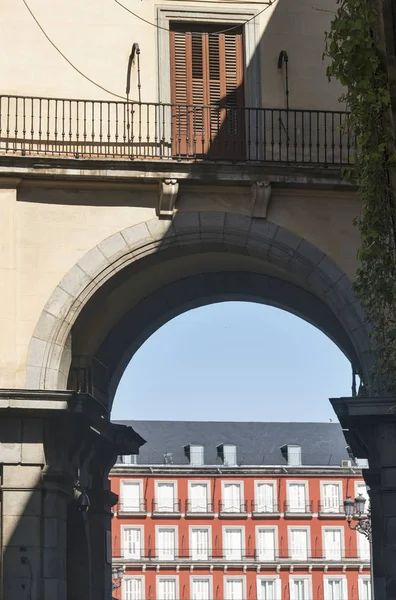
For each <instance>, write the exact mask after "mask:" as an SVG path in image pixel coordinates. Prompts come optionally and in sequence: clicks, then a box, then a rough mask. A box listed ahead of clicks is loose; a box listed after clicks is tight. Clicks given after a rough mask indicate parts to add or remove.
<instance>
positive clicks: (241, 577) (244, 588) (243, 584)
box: [223, 573, 247, 600]
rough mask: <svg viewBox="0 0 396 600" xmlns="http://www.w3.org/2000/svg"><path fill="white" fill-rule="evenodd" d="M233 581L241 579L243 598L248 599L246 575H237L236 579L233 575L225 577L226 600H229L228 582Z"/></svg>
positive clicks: (224, 595) (224, 594) (224, 596)
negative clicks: (227, 594)
mask: <svg viewBox="0 0 396 600" xmlns="http://www.w3.org/2000/svg"><path fill="white" fill-rule="evenodd" d="M232 579H240V580H241V581H242V597H243V600H246V598H247V594H246V575H239V573H236V574H235V576H234V577H233V576H231V575H224V576H223V590H224V593H223V598H224V600H227V598H226V589H227V581H230V580H232Z"/></svg>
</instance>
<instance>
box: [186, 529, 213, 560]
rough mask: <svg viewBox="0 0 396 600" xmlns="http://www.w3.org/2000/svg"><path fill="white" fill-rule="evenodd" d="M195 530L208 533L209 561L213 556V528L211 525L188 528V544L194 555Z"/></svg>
mask: <svg viewBox="0 0 396 600" xmlns="http://www.w3.org/2000/svg"><path fill="white" fill-rule="evenodd" d="M195 529H205V530H206V531H207V532H208V560H210V559H211V556H212V526H211V525H190V526H189V528H188V543H189V548H190V550H191V554H192V532H193V531H194V530H195Z"/></svg>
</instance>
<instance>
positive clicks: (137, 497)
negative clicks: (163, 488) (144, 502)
mask: <svg viewBox="0 0 396 600" xmlns="http://www.w3.org/2000/svg"><path fill="white" fill-rule="evenodd" d="M141 488H142V484H141V482H140V481H121V510H128V511H130V512H139V511H140V510H141V496H142V494H141Z"/></svg>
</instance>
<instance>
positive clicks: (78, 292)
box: [26, 212, 371, 394]
mask: <svg viewBox="0 0 396 600" xmlns="http://www.w3.org/2000/svg"><path fill="white" fill-rule="evenodd" d="M230 295H233V297H234V298H236V297H239V298H241V299H243V298H244V297H245V298H250V299H255V300H256V301H261V302H267V303H269V304H271V303H272V304H274V305H275V306H282V307H283V308H285V309H287V310H290V311H291V312H294V313H295V314H298V315H299V316H301V317H303V318H305V319H306V320H308V321H310V322H311V323H312V324H314V325H316V326H317V327H319V328H320V329H322V331H324V332H325V333H327V335H329V336H330V337H331V338H332V339H333V340H334V341H335V342H336V343H337V344H338V345H339V347H340V348H341V349H342V350H343V351H344V353H345V354H346V355H347V356H348V357H349V358H350V360H351V361H352V362H353V363H354V364H355V366H356V367H357V368H358V370H359V371H360V374H361V376H362V377H363V378H364V379H366V380H367V379H368V378H369V369H370V363H371V356H370V348H369V342H368V337H367V333H366V331H365V327H364V325H363V321H362V313H361V309H360V306H359V303H358V301H357V300H356V298H355V296H354V294H353V291H352V289H351V282H350V279H349V278H348V276H347V275H346V274H345V273H344V272H343V271H342V270H341V269H340V268H339V267H338V266H337V265H336V264H335V263H334V262H333V261H332V260H331V259H330V258H329V257H328V256H326V255H325V254H324V253H323V252H322V251H321V250H319V249H318V248H316V247H315V246H313V245H312V244H311V243H310V242H308V241H307V240H304V239H303V238H301V237H299V236H296V235H294V234H293V233H291V232H290V231H288V230H286V229H284V228H282V227H279V226H276V225H274V224H272V223H270V222H268V221H266V220H259V219H252V218H250V217H247V216H244V215H238V214H234V213H224V212H186V213H179V214H178V215H177V216H176V217H175V218H174V220H173V221H172V222H170V221H161V220H157V219H153V220H150V221H147V222H143V223H140V224H138V225H135V226H133V227H129V228H126V229H124V230H122V231H120V232H118V233H116V234H114V235H112V236H111V237H109V238H107V239H105V240H103V241H102V242H101V243H100V244H98V245H97V246H96V247H94V248H92V250H90V251H89V252H88V253H87V254H86V255H85V256H84V257H83V258H82V259H81V260H80V261H79V262H78V263H77V264H76V265H75V266H74V267H73V268H72V269H71V270H70V271H69V272H68V273H67V274H66V276H65V277H64V278H63V279H62V281H61V282H60V283H59V285H58V286H57V287H56V289H55V290H54V292H53V294H52V295H51V298H50V299H49V300H48V302H47V304H46V305H45V307H44V310H43V311H42V314H41V316H40V319H39V321H38V323H37V325H36V328H35V330H34V334H33V337H32V339H31V342H30V346H29V353H28V361H27V373H26V386H27V387H28V388H31V389H65V388H66V386H67V380H68V374H69V369H70V364H71V361H72V357H73V356H74V355H75V354H82V355H91V356H98V355H99V356H100V357H101V360H106V354H107V355H108V354H109V348H110V347H112V348H113V350H114V344H116V345H117V331H120V330H121V329H122V328H123V325H124V324H125V323H126V322H129V323H130V324H131V323H133V321H134V320H135V322H136V320H138V321H139V322H140V323H141V325H142V326H141V328H140V331H139V332H136V338H135V339H134V340H129V344H128V343H126V341H125V339H123V340H122V343H121V344H119V351H118V354H117V353H116V355H117V360H116V364H113V365H112V367H111V369H112V372H111V374H110V381H111V394H112V393H113V392H114V389H115V387H116V385H117V378H119V376H120V374H121V373H122V369H123V366H125V364H126V362H127V361H128V360H129V359H130V357H131V356H132V354H133V352H134V348H135V349H136V343H137V342H138V343H142V341H144V339H145V338H146V337H147V336H148V335H150V333H151V332H152V331H153V330H154V329H155V328H156V327H158V326H160V325H161V324H163V322H165V321H166V320H168V319H169V318H172V316H174V315H175V314H179V313H180V312H183V311H184V310H187V309H188V308H190V307H192V306H198V305H200V304H204V303H208V302H213V301H218V300H219V299H225V297H227V296H228V297H229V296H230ZM109 299H110V300H109ZM110 302H111V305H110V304H109V303H110ZM143 313H145V314H144V315H143ZM153 328H154V329H153ZM124 329H125V328H124ZM88 338H89V343H88V345H87V343H86V341H87V339H88ZM113 362H114V361H113Z"/></svg>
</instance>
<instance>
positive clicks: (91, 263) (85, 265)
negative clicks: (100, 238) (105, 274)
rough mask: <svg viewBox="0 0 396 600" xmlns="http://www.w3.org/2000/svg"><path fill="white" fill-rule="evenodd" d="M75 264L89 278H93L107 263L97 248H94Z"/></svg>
mask: <svg viewBox="0 0 396 600" xmlns="http://www.w3.org/2000/svg"><path fill="white" fill-rule="evenodd" d="M77 264H78V266H79V267H80V268H81V269H82V270H83V271H85V273H87V274H88V275H89V276H90V277H95V275H97V274H98V273H100V271H102V270H103V269H104V268H106V266H108V264H109V262H108V260H107V258H106V257H105V256H104V254H103V253H102V252H101V251H100V250H99V248H98V246H95V248H92V250H90V251H89V252H87V254H85V255H84V256H83V257H82V258H81V259H80V260H79V261H78V263H77Z"/></svg>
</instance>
